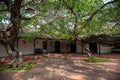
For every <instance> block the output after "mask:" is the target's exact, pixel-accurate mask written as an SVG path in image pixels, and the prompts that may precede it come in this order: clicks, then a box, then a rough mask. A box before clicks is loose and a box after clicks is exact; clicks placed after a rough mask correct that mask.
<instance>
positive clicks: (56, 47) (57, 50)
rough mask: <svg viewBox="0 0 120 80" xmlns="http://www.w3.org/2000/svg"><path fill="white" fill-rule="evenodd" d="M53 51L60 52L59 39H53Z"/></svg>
mask: <svg viewBox="0 0 120 80" xmlns="http://www.w3.org/2000/svg"><path fill="white" fill-rule="evenodd" d="M55 52H60V41H55Z"/></svg>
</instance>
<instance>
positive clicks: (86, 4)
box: [0, 0, 120, 66]
mask: <svg viewBox="0 0 120 80" xmlns="http://www.w3.org/2000/svg"><path fill="white" fill-rule="evenodd" d="M0 4H1V6H3V9H1V10H0V11H7V12H8V15H10V17H9V22H10V24H9V28H7V29H6V30H5V31H3V30H2V31H1V32H2V35H1V36H0V42H1V43H2V44H3V45H4V46H5V48H6V51H7V53H8V55H9V57H10V59H11V60H12V62H13V64H14V65H15V66H19V65H20V64H21V57H20V54H21V53H20V52H19V50H17V49H16V46H15V42H16V40H17V37H18V34H19V32H20V29H21V27H23V26H26V25H28V26H30V27H31V26H34V27H37V26H39V28H38V29H39V31H40V35H42V34H47V35H51V36H52V37H53V38H55V39H56V38H65V39H69V40H70V44H71V43H72V42H74V41H75V40H79V42H80V43H81V42H82V41H83V42H86V40H85V41H84V40H83V39H82V37H83V36H84V37H88V36H90V35H92V34H97V35H98V34H101V33H102V34H104V33H107V34H112V33H114V34H115V33H119V30H120V28H119V25H120V24H119V22H120V17H119V16H120V14H119V12H120V8H119V5H120V1H119V0H112V1H109V2H107V3H104V1H103V0H84V1H83V0H35V1H34V0H0ZM46 5H47V6H46ZM111 11H112V12H113V13H111ZM2 15H3V14H1V15H0V18H1V17H2V18H3V16H2ZM104 16H105V17H104ZM22 20H23V21H22ZM26 20H30V21H26ZM4 22H5V21H4ZM28 22H29V23H28ZM111 22H112V23H114V24H115V25H113V26H112V29H111V27H110V26H107V25H108V23H111ZM105 27H106V28H105ZM108 28H110V29H109V30H108ZM8 32H9V33H10V34H9V35H8V34H7V33H8ZM108 32H109V33H108ZM33 36H34V35H33ZM114 40H115V39H114ZM12 51H16V53H17V56H16V57H14V56H13V55H12V53H13V52H12ZM88 52H89V50H88ZM89 53H90V52H89ZM89 53H88V54H89Z"/></svg>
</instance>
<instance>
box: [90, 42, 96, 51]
mask: <svg viewBox="0 0 120 80" xmlns="http://www.w3.org/2000/svg"><path fill="white" fill-rule="evenodd" d="M89 49H90V51H91V52H92V53H97V43H90V44H89Z"/></svg>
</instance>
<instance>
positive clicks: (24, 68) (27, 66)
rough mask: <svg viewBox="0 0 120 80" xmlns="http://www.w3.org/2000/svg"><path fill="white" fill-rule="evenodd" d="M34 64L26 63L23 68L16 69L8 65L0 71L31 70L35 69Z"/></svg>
mask: <svg viewBox="0 0 120 80" xmlns="http://www.w3.org/2000/svg"><path fill="white" fill-rule="evenodd" d="M33 65H34V64H33V63H31V62H29V63H25V64H24V66H23V67H20V68H14V67H12V65H6V66H4V67H3V68H0V71H13V70H15V71H19V70H30V69H31V68H32V67H33Z"/></svg>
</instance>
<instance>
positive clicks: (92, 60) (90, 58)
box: [84, 57, 108, 63]
mask: <svg viewBox="0 0 120 80" xmlns="http://www.w3.org/2000/svg"><path fill="white" fill-rule="evenodd" d="M84 61H86V62H90V63H96V62H107V61H108V60H107V59H105V58H96V57H88V58H86V59H84Z"/></svg>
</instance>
